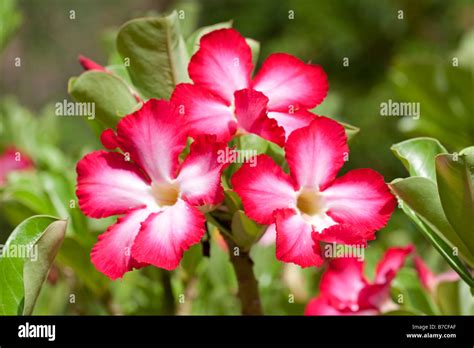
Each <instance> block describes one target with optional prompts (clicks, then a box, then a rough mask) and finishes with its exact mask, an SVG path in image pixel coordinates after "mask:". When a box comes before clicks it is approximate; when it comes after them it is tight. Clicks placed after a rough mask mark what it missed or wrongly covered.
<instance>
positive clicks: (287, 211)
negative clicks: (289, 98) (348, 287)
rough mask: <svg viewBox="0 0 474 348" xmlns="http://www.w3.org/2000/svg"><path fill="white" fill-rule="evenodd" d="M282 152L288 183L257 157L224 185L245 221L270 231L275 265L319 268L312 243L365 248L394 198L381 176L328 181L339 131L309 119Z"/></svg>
mask: <svg viewBox="0 0 474 348" xmlns="http://www.w3.org/2000/svg"><path fill="white" fill-rule="evenodd" d="M285 152H286V160H287V162H288V165H289V169H290V174H289V175H288V174H286V173H285V172H283V170H282V169H281V168H280V167H279V166H277V164H276V163H275V162H274V161H273V160H272V159H271V158H270V157H269V156H266V155H260V156H258V157H257V160H256V162H257V164H256V166H254V167H252V166H250V165H249V164H248V163H247V164H244V165H243V166H242V167H241V168H240V169H239V170H238V171H237V172H236V173H235V174H234V176H233V177H232V180H231V181H232V185H233V189H234V190H235V191H236V192H237V193H238V194H239V196H240V197H241V198H242V203H243V206H244V209H245V212H246V214H247V215H248V216H249V217H250V218H252V219H254V220H255V221H257V222H259V223H261V224H273V223H275V224H276V256H277V258H278V259H279V260H281V261H284V262H293V263H296V264H298V265H300V266H302V267H308V266H320V265H321V264H322V263H323V258H322V257H321V252H320V242H328V243H340V244H361V245H366V242H367V241H368V240H372V239H374V238H375V231H377V230H379V229H381V228H382V227H384V226H385V225H386V223H387V221H388V219H389V218H390V215H391V214H392V212H393V210H394V209H395V198H394V196H393V195H392V194H391V193H390V191H389V188H388V186H387V185H386V184H385V182H384V179H383V177H382V175H380V174H379V173H377V172H375V171H374V170H371V169H356V170H351V171H349V172H348V173H346V174H345V175H343V176H341V177H339V178H336V175H337V173H338V171H339V170H340V169H341V167H342V166H343V164H344V159H345V157H346V156H347V155H348V152H349V149H348V146H347V138H346V135H345V132H344V128H343V127H342V126H341V125H340V124H339V123H337V122H336V121H333V120H331V119H329V118H326V117H317V118H316V119H315V120H314V121H313V122H312V123H311V124H310V125H309V126H307V127H304V128H300V129H298V130H295V131H294V132H293V133H291V135H290V136H289V138H288V140H287V142H286V146H285Z"/></svg>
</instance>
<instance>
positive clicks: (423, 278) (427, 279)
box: [414, 255, 436, 291]
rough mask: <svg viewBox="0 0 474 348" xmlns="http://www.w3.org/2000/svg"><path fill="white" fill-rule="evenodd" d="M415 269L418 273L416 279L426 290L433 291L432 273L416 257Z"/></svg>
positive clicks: (421, 260)
mask: <svg viewBox="0 0 474 348" xmlns="http://www.w3.org/2000/svg"><path fill="white" fill-rule="evenodd" d="M414 261H415V269H416V272H417V273H418V278H420V282H421V284H422V285H423V287H424V288H425V289H426V290H429V291H433V290H434V288H435V287H436V278H435V275H434V274H433V272H431V270H430V269H429V267H428V266H427V265H426V263H425V262H424V261H423V259H422V258H421V257H419V256H418V255H417V256H415V260H414Z"/></svg>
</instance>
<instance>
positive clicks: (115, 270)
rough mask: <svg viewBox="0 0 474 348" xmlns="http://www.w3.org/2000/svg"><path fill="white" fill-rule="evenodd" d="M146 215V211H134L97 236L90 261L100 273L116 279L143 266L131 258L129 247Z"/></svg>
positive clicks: (147, 212)
mask: <svg viewBox="0 0 474 348" xmlns="http://www.w3.org/2000/svg"><path fill="white" fill-rule="evenodd" d="M148 215H150V211H149V210H147V209H137V210H134V211H132V212H130V213H128V214H127V215H125V216H123V217H121V218H119V219H118V220H117V223H115V224H114V225H112V226H110V227H109V228H108V229H107V231H105V232H104V233H102V234H101V235H99V240H98V242H97V243H96V244H95V245H94V247H93V248H92V252H91V261H92V263H93V264H94V265H95V267H96V268H97V269H98V270H99V271H100V272H102V273H104V274H105V275H106V276H107V277H109V278H110V279H117V278H121V277H122V276H123V275H124V273H125V272H128V271H131V270H132V269H133V268H140V267H143V266H145V264H140V263H139V262H137V261H136V260H134V259H133V258H132V257H131V247H132V244H133V241H134V240H135V237H136V235H137V233H138V231H139V230H140V223H141V222H142V221H145V220H146V218H147V217H148Z"/></svg>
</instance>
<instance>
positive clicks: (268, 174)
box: [231, 155, 296, 225]
mask: <svg viewBox="0 0 474 348" xmlns="http://www.w3.org/2000/svg"><path fill="white" fill-rule="evenodd" d="M231 182H232V186H233V188H234V191H235V192H237V194H238V195H239V196H240V197H241V198H242V204H243V206H244V210H245V212H246V214H247V215H248V216H249V217H250V218H251V219H253V220H255V221H257V222H259V223H261V224H267V225H268V224H271V223H273V221H274V218H273V212H274V211H275V210H277V209H282V208H288V207H292V206H295V204H296V193H295V189H294V187H293V185H292V182H291V179H290V178H289V177H288V175H287V174H285V173H284V172H283V170H282V169H281V168H280V167H279V166H278V165H277V164H276V163H275V162H274V161H273V160H272V159H271V158H270V157H269V156H267V155H260V156H257V158H256V165H255V167H252V164H251V163H244V164H243V165H242V167H241V168H240V169H239V170H238V171H237V172H236V173H235V174H234V175H233V176H232V179H231Z"/></svg>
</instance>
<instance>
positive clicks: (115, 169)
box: [76, 151, 154, 218]
mask: <svg viewBox="0 0 474 348" xmlns="http://www.w3.org/2000/svg"><path fill="white" fill-rule="evenodd" d="M76 195H77V197H78V199H79V206H80V207H81V210H82V211H83V212H84V214H86V215H87V216H90V217H94V218H101V217H107V216H111V215H118V214H125V213H127V212H129V211H130V210H133V209H136V208H141V207H145V206H147V205H153V204H154V200H153V196H152V195H151V190H150V186H149V185H148V182H147V179H146V178H145V177H144V176H143V174H142V173H141V172H140V170H139V169H138V167H137V166H136V165H135V164H133V163H130V162H127V161H126V160H125V157H124V156H123V155H121V154H119V153H117V152H106V151H95V152H92V153H90V154H88V155H86V156H84V158H83V159H81V160H80V161H79V163H78V164H77V191H76Z"/></svg>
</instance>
